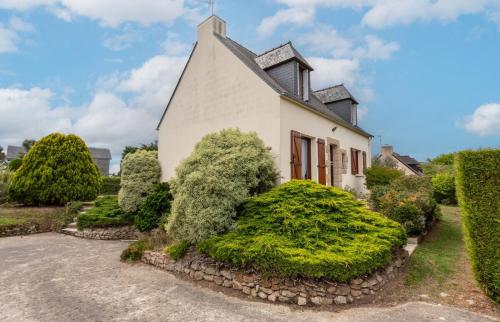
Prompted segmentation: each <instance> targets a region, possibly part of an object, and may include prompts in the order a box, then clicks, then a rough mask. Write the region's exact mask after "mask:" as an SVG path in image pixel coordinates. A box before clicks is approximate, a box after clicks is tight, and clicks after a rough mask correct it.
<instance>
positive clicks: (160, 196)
mask: <svg viewBox="0 0 500 322" xmlns="http://www.w3.org/2000/svg"><path fill="white" fill-rule="evenodd" d="M171 201H172V195H171V194H170V188H169V186H168V183H166V182H163V183H160V184H157V185H156V186H155V188H154V190H153V192H152V193H151V194H150V195H149V196H148V197H147V198H146V200H145V201H144V202H143V203H142V204H141V205H140V207H139V211H138V212H137V215H136V216H135V218H134V225H135V227H136V228H137V229H138V230H139V231H141V232H145V231H151V230H153V229H155V228H158V226H159V225H160V222H161V221H162V217H163V216H164V215H166V214H167V213H168V212H170V204H171Z"/></svg>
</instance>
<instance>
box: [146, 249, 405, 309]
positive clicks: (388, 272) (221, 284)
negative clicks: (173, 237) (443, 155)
mask: <svg viewBox="0 0 500 322" xmlns="http://www.w3.org/2000/svg"><path fill="white" fill-rule="evenodd" d="M407 259H408V253H407V252H406V251H404V250H402V249H400V248H396V249H395V250H394V252H393V260H392V261H391V262H390V263H389V264H388V265H387V266H385V267H384V268H381V269H378V270H376V271H375V272H373V273H371V274H364V275H362V276H359V277H357V278H354V279H351V280H350V281H349V282H345V283H340V282H336V281H333V280H331V279H325V278H322V279H312V278H280V277H273V276H269V275H267V274H259V273H258V272H255V271H254V270H243V269H239V268H235V267H232V266H231V265H229V264H226V263H222V262H218V261H216V260H214V259H212V258H210V257H208V256H206V255H204V254H200V253H197V252H196V251H195V250H194V248H192V249H191V250H190V251H189V252H188V253H187V254H186V255H185V256H184V257H183V258H182V259H180V260H178V261H175V260H173V259H171V258H170V256H168V255H166V254H164V253H162V252H156V251H149V250H146V251H144V253H143V255H142V259H141V260H142V262H144V263H146V264H150V265H153V266H155V267H157V268H159V269H162V270H166V271H169V272H173V273H176V274H180V275H182V276H185V277H187V278H189V279H191V280H194V281H206V282H208V283H209V284H212V285H214V286H216V287H217V288H219V290H224V289H233V290H238V291H240V292H242V293H243V294H245V295H248V296H249V297H251V298H258V299H261V300H266V301H270V302H280V303H288V304H297V305H300V306H303V305H345V304H348V303H355V302H356V301H359V300H361V299H364V298H366V297H369V296H370V295H373V294H375V293H376V292H378V291H379V290H380V289H381V288H382V287H383V286H384V285H385V284H386V283H387V282H388V281H390V280H392V279H394V278H395V277H396V276H397V275H398V274H399V272H401V271H402V269H403V267H404V265H405V263H406V261H407Z"/></svg>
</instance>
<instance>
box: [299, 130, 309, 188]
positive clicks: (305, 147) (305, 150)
mask: <svg viewBox="0 0 500 322" xmlns="http://www.w3.org/2000/svg"><path fill="white" fill-rule="evenodd" d="M308 171H309V140H307V139H302V171H301V172H302V179H306V178H308V177H309V173H308Z"/></svg>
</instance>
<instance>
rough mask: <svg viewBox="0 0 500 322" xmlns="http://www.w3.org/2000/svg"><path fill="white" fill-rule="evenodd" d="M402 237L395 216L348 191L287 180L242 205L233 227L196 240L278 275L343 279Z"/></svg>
mask: <svg viewBox="0 0 500 322" xmlns="http://www.w3.org/2000/svg"><path fill="white" fill-rule="evenodd" d="M405 243H406V233H405V231H404V229H403V227H401V225H400V224H398V223H397V222H395V221H392V220H390V219H388V218H386V217H384V216H383V215H381V214H378V213H376V212H373V211H370V210H368V209H366V207H365V205H364V203H362V202H359V201H357V200H356V199H355V198H354V197H353V196H352V195H351V194H350V193H348V192H345V191H343V190H341V189H338V188H334V187H328V186H324V185H320V184H317V183H314V182H312V181H310V180H292V181H290V182H287V183H285V184H283V185H281V186H280V187H278V188H275V189H272V190H271V191H269V192H266V193H264V194H262V195H260V196H257V197H253V198H250V199H249V200H248V201H247V202H246V203H244V204H243V205H242V209H241V212H240V214H239V219H238V220H237V221H236V225H235V228H234V229H233V230H231V231H229V232H227V233H225V234H223V235H219V236H212V237H210V238H209V239H207V240H206V241H204V242H201V243H199V244H198V245H197V248H198V250H199V251H202V252H205V253H207V254H208V255H209V256H211V257H214V258H216V259H218V260H221V261H225V262H229V263H232V264H233V265H237V266H244V267H249V268H254V269H258V270H259V271H261V272H265V273H271V274H277V275H281V276H290V277H293V276H303V277H312V278H321V277H327V278H331V279H334V280H337V281H342V282H344V281H348V280H350V279H352V278H354V277H357V276H360V275H363V274H366V273H369V272H372V271H374V270H375V269H377V268H379V267H382V266H384V265H386V264H387V263H388V262H389V261H390V260H391V258H392V250H393V248H394V247H398V246H402V245H403V244H405Z"/></svg>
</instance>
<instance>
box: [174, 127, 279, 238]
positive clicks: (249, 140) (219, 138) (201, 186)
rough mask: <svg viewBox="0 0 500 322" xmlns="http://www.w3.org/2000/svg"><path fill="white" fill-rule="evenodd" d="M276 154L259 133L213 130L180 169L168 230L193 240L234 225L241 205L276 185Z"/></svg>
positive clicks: (176, 236)
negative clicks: (216, 131) (274, 160)
mask: <svg viewBox="0 0 500 322" xmlns="http://www.w3.org/2000/svg"><path fill="white" fill-rule="evenodd" d="M276 178H277V172H276V170H275V168H274V162H273V157H272V155H271V152H270V151H269V149H268V148H266V146H265V145H264V142H262V140H261V139H259V138H258V137H257V134H256V133H242V132H240V131H239V130H235V129H226V130H222V131H221V132H219V133H213V134H208V135H206V136H205V137H204V138H202V140H201V141H200V142H198V144H197V145H196V146H195V149H194V151H193V153H192V154H191V155H190V156H189V157H188V158H186V159H185V160H184V161H183V162H181V164H180V165H179V166H178V167H177V169H176V178H175V179H173V180H172V182H171V189H172V193H173V195H174V202H173V205H172V213H171V215H170V218H169V220H168V223H167V224H166V230H167V232H168V233H169V234H170V235H171V236H172V237H174V238H175V239H178V240H184V241H188V242H192V243H196V242H200V241H203V240H205V239H206V238H208V237H210V236H212V235H215V234H219V233H222V232H225V231H227V230H229V229H231V228H232V226H233V224H234V220H235V217H236V208H237V207H238V206H239V205H240V204H241V203H242V202H243V201H245V200H246V199H247V198H248V197H249V196H252V195H256V194H258V193H261V192H264V191H267V190H269V189H271V188H272V187H273V186H274V185H275V182H276Z"/></svg>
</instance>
